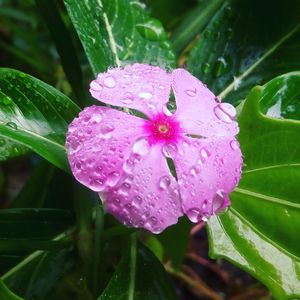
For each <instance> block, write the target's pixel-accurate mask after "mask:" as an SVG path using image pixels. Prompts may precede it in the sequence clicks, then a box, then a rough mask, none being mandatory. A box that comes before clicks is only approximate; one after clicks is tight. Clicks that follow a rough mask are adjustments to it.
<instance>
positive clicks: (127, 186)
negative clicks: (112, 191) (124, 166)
mask: <svg viewBox="0 0 300 300" xmlns="http://www.w3.org/2000/svg"><path fill="white" fill-rule="evenodd" d="M130 189H131V185H130V184H129V183H128V182H124V183H122V185H121V186H120V188H119V190H118V192H119V194H121V195H123V196H128V194H129V191H130Z"/></svg>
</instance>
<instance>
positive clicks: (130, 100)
mask: <svg viewBox="0 0 300 300" xmlns="http://www.w3.org/2000/svg"><path fill="white" fill-rule="evenodd" d="M133 100H134V97H133V95H132V94H131V93H125V94H124V97H123V99H122V100H121V101H122V102H123V103H124V104H132V103H133Z"/></svg>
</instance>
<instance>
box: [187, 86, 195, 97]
mask: <svg viewBox="0 0 300 300" xmlns="http://www.w3.org/2000/svg"><path fill="white" fill-rule="evenodd" d="M185 93H186V94H187V95H188V96H190V97H195V96H196V94H197V90H196V88H195V89H193V90H186V91H185Z"/></svg>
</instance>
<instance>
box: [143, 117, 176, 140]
mask: <svg viewBox="0 0 300 300" xmlns="http://www.w3.org/2000/svg"><path fill="white" fill-rule="evenodd" d="M144 130H145V131H146V134H147V136H148V137H149V140H150V144H156V143H170V142H172V143H174V142H176V141H177V140H178V138H179V137H180V136H181V132H182V129H181V128H180V123H179V122H178V121H177V120H176V119H175V118H174V117H173V116H166V115H165V114H158V115H156V116H154V117H153V118H152V119H151V120H149V121H147V122H146V123H145V126H144Z"/></svg>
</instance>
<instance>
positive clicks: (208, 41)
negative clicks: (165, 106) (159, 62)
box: [188, 0, 300, 103]
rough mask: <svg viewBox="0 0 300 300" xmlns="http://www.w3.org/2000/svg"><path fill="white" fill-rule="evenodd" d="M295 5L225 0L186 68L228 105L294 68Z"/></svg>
mask: <svg viewBox="0 0 300 300" xmlns="http://www.w3.org/2000/svg"><path fill="white" fill-rule="evenodd" d="M299 16H300V2H299V1H297V0H292V1H273V2H269V1H265V2H263V3H262V2H261V1H259V0H254V1H237V0H232V1H226V2H225V3H224V5H223V6H222V9H220V10H219V11H218V12H217V13H216V15H215V16H214V17H213V18H212V19H211V21H210V23H209V24H208V26H207V27H206V29H205V30H204V32H201V36H200V40H199V41H198V43H197V44H196V45H195V47H194V48H193V50H192V52H191V54H190V57H189V58H188V68H189V70H190V71H191V72H192V73H193V74H194V75H195V76H197V77H198V78H199V79H201V80H202V81H203V82H204V83H206V84H207V85H208V86H209V88H210V89H212V90H213V91H214V92H215V94H219V96H220V97H221V98H226V99H227V100H228V101H230V102H232V103H236V102H237V101H239V100H242V99H244V98H245V96H246V95H247V93H248V92H249V91H250V89H251V88H252V87H253V86H255V85H257V84H264V83H266V82H267V81H268V80H271V79H272V78H274V77H275V76H278V75H280V74H283V73H287V72H290V71H295V70H298V69H299V68H300V56H299V51H300V44H299V38H300V32H299V28H300V17H299Z"/></svg>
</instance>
